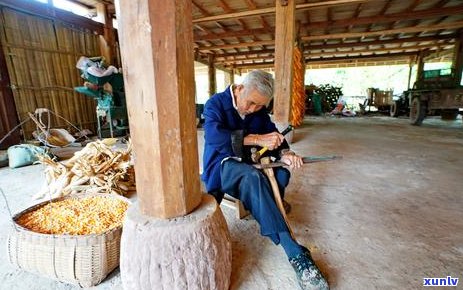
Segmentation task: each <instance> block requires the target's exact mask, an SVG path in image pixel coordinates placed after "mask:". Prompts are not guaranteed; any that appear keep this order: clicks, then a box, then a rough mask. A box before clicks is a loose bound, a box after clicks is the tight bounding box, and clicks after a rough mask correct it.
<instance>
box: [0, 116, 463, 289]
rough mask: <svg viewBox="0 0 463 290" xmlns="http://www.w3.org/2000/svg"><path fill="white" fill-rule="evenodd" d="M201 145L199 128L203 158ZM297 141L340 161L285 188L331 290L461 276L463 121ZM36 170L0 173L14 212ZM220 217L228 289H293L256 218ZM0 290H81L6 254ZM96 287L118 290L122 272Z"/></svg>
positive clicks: (351, 129)
mask: <svg viewBox="0 0 463 290" xmlns="http://www.w3.org/2000/svg"><path fill="white" fill-rule="evenodd" d="M202 138H203V132H202V131H201V130H199V131H198V141H199V144H200V146H199V148H200V151H201V148H202V144H203V140H202ZM293 141H294V142H293V144H292V148H293V149H294V150H295V151H297V152H298V153H299V154H300V155H304V156H309V155H331V154H337V155H342V156H343V159H342V160H337V161H333V162H326V163H317V164H311V165H306V166H305V167H304V168H302V169H301V170H299V171H295V172H293V175H292V180H291V182H290V185H289V187H288V188H287V200H288V201H289V202H290V203H291V204H292V211H291V213H290V214H289V219H290V222H291V225H292V227H293V230H294V232H295V234H296V236H297V238H298V241H299V242H301V243H302V244H304V245H306V246H308V247H309V248H310V249H311V250H312V253H313V257H314V259H315V260H316V262H317V263H318V264H319V265H320V267H321V269H322V271H323V272H324V273H325V274H326V276H327V277H328V280H329V283H330V285H331V288H332V289H352V290H357V289H421V288H422V286H423V278H424V277H444V278H445V277H447V276H452V278H459V279H460V280H461V279H462V278H463V222H462V221H463V211H462V208H463V196H462V192H463V174H462V168H463V125H462V120H461V117H460V119H458V120H456V121H441V120H440V119H438V118H429V119H426V120H425V122H424V124H423V125H422V126H421V127H415V126H411V125H409V124H408V120H407V119H393V118H389V117H362V118H333V117H316V118H315V117H310V118H306V120H305V122H304V125H303V126H302V127H301V128H298V129H297V130H296V131H295V134H294V140H293ZM200 155H201V154H200ZM41 170H42V167H41V165H34V166H28V167H24V168H18V169H14V170H13V169H9V168H1V169H0V188H1V189H3V191H4V192H5V194H6V196H7V198H8V201H9V204H10V207H11V209H12V211H13V212H14V213H15V212H18V211H19V210H22V209H24V208H25V207H27V206H29V205H31V204H33V203H34V202H33V201H32V200H31V196H32V195H33V194H34V193H35V192H36V191H37V190H38V189H39V187H40V185H41V183H42V175H41ZM223 211H224V214H225V216H226V219H227V222H228V225H229V229H230V232H231V236H232V242H233V270H232V277H231V289H234V290H235V289H240V290H254V289H255V290H258V289H259V290H261V289H275V290H276V289H278V290H280V289H299V288H298V285H297V283H296V279H295V274H294V272H293V270H292V268H291V266H290V265H289V263H288V261H287V259H286V256H285V254H284V251H283V250H282V249H281V248H280V247H279V246H275V245H273V244H272V242H271V241H270V240H268V239H266V238H264V237H261V236H260V235H259V228H258V225H257V223H256V222H255V220H254V219H252V218H246V219H243V220H238V219H236V218H235V213H234V211H233V210H231V209H229V208H223ZM0 217H1V218H0V233H1V234H0V245H1V246H0V247H1V248H3V249H4V251H5V248H6V246H5V242H6V237H7V234H8V231H9V230H10V229H11V223H10V220H9V214H8V212H7V209H6V206H5V205H4V203H3V200H2V202H0ZM462 285H463V282H462V281H459V287H457V288H460V289H461V288H462V287H463V286H462ZM0 289H9V290H13V289H21V290H23V289H24V290H25V289H43V290H45V289H46V290H49V289H60V290H64V289H78V287H75V286H72V285H68V284H64V283H59V282H55V281H53V280H49V279H47V278H43V277H39V276H36V275H34V274H29V273H26V272H24V271H21V270H18V269H14V268H13V267H12V266H11V265H10V264H9V263H8V261H7V258H6V254H5V252H4V253H3V254H0ZM95 289H111V290H112V289H122V286H121V282H120V274H119V270H118V269H117V270H116V271H114V272H113V273H112V274H111V275H110V277H109V278H107V279H106V280H105V281H104V282H103V283H102V284H100V285H98V286H97V287H95Z"/></svg>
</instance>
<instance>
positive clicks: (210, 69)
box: [207, 54, 217, 96]
mask: <svg viewBox="0 0 463 290" xmlns="http://www.w3.org/2000/svg"><path fill="white" fill-rule="evenodd" d="M207 74H208V76H209V96H212V95H213V94H215V93H216V92H217V80H216V77H215V66H214V56H213V55H212V54H209V55H208V57H207Z"/></svg>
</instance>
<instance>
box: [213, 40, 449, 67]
mask: <svg viewBox="0 0 463 290" xmlns="http://www.w3.org/2000/svg"><path fill="white" fill-rule="evenodd" d="M453 45H454V44H453V43H451V44H449V43H445V44H442V43H441V44H439V43H438V44H430V45H415V46H409V47H400V46H399V47H394V48H386V47H382V48H377V49H359V50H349V51H333V52H322V53H309V54H308V57H306V60H310V59H313V58H320V57H335V56H336V55H337V57H339V56H340V55H343V56H346V57H351V54H359V53H381V54H384V53H393V52H403V51H405V50H415V51H416V53H417V52H418V51H419V50H423V49H429V48H434V49H438V48H441V47H446V46H453ZM443 50H447V49H443ZM274 58H275V57H274V56H273V55H267V56H256V57H249V58H244V59H233V60H223V61H220V62H219V63H225V64H233V63H237V62H243V61H249V60H263V59H274Z"/></svg>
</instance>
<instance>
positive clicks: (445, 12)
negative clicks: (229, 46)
mask: <svg viewBox="0 0 463 290" xmlns="http://www.w3.org/2000/svg"><path fill="white" fill-rule="evenodd" d="M359 7H360V5H359ZM357 9H358V7H357ZM360 11H361V9H358V10H357V11H356V12H355V15H354V17H353V18H351V19H343V20H336V21H333V22H331V23H330V22H328V21H324V22H312V23H310V24H309V25H303V26H302V27H301V30H302V31H311V30H314V29H318V28H322V29H325V28H327V27H340V26H348V25H351V26H354V25H361V24H371V23H381V22H391V21H399V20H402V19H417V23H415V25H417V24H418V23H419V20H421V19H425V18H435V17H443V16H450V15H461V14H463V5H460V6H454V7H446V8H431V9H427V10H420V11H415V12H413V13H412V14H410V13H409V12H406V11H405V12H399V13H394V14H386V15H382V16H375V17H360V18H358V17H357V16H358V13H360ZM407 15H408V16H407ZM195 25H197V24H195ZM219 25H220V24H219ZM221 27H222V26H221ZM222 28H223V27H222ZM391 29H392V28H391ZM247 32H248V34H246V30H243V31H236V30H234V31H229V32H226V33H223V34H214V33H210V34H209V35H208V36H201V35H196V36H195V40H196V41H198V40H203V39H204V40H213V39H221V38H222V37H235V36H236V37H243V36H247V35H258V34H264V33H265V32H264V31H263V30H261V29H256V30H255V29H248V30H247ZM268 32H269V33H274V29H271V31H268Z"/></svg>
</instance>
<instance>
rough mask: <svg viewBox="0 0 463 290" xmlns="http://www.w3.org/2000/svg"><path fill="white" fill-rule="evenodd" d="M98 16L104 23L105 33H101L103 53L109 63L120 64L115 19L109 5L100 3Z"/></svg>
mask: <svg viewBox="0 0 463 290" xmlns="http://www.w3.org/2000/svg"><path fill="white" fill-rule="evenodd" d="M96 8H97V17H98V21H100V22H101V23H103V24H104V28H103V31H104V34H103V35H100V50H101V55H102V56H104V57H105V59H106V61H107V62H108V63H109V64H112V65H115V66H119V65H120V64H119V63H118V61H117V59H118V58H117V49H116V45H117V44H116V36H115V31H114V27H113V19H112V18H111V15H110V14H109V11H108V5H106V4H98V5H97V6H96Z"/></svg>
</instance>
